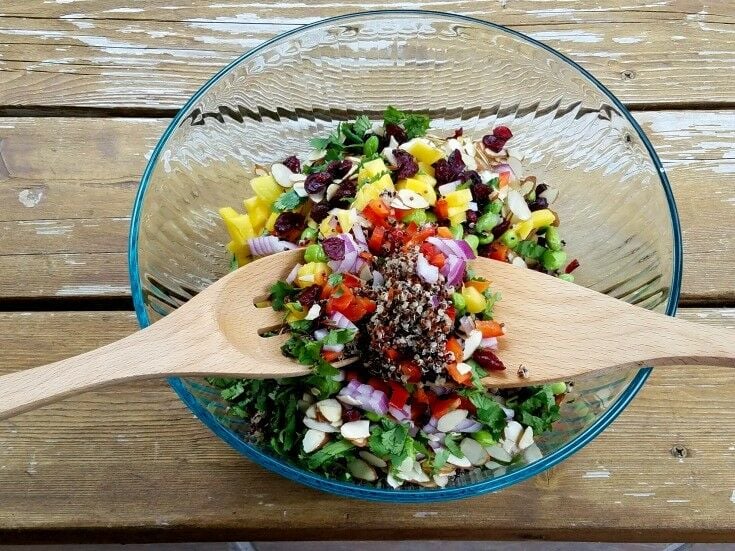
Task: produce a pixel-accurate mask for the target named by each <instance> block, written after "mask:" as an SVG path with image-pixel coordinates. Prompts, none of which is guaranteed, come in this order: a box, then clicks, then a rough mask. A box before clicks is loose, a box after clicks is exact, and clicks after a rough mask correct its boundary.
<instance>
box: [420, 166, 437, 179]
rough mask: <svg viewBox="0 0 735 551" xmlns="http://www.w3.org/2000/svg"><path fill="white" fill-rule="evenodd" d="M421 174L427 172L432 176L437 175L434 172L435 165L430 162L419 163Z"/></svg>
mask: <svg viewBox="0 0 735 551" xmlns="http://www.w3.org/2000/svg"><path fill="white" fill-rule="evenodd" d="M419 174H427V175H429V176H431V177H432V178H433V177H434V176H436V174H434V167H433V166H431V165H430V164H428V163H419Z"/></svg>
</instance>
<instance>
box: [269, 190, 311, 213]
mask: <svg viewBox="0 0 735 551" xmlns="http://www.w3.org/2000/svg"><path fill="white" fill-rule="evenodd" d="M304 200H305V197H301V196H299V194H298V193H296V192H295V191H294V190H291V191H287V192H286V193H284V194H283V195H281V196H280V197H279V198H278V199H276V202H275V203H273V212H283V211H286V210H293V209H295V208H296V207H298V206H299V205H300V204H301V202H302V201H304Z"/></svg>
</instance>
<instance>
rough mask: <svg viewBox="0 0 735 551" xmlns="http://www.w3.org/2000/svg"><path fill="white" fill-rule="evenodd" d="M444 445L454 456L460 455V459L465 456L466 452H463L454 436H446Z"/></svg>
mask: <svg viewBox="0 0 735 551" xmlns="http://www.w3.org/2000/svg"><path fill="white" fill-rule="evenodd" d="M444 445H445V446H446V447H447V449H448V450H449V453H451V454H452V455H453V456H455V457H459V458H460V459H461V458H463V457H464V453H462V450H461V449H460V447H459V444H457V442H456V440H454V439H453V438H450V437H449V436H447V437H446V438H444Z"/></svg>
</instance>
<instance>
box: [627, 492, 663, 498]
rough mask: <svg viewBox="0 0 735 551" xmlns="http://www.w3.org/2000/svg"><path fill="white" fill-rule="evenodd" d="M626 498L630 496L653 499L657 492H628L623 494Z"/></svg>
mask: <svg viewBox="0 0 735 551" xmlns="http://www.w3.org/2000/svg"><path fill="white" fill-rule="evenodd" d="M623 495H624V496H630V497H651V496H655V495H656V494H655V492H628V493H625V494H623Z"/></svg>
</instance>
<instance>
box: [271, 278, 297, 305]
mask: <svg viewBox="0 0 735 551" xmlns="http://www.w3.org/2000/svg"><path fill="white" fill-rule="evenodd" d="M298 292H299V290H298V289H297V288H296V287H293V286H292V285H289V284H288V283H286V282H285V281H278V282H276V283H274V284H273V285H271V288H270V299H271V305H272V306H273V309H274V310H283V308H284V305H285V303H286V299H288V298H290V297H293V296H295V295H296V294H297V293H298Z"/></svg>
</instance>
